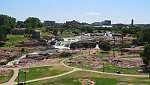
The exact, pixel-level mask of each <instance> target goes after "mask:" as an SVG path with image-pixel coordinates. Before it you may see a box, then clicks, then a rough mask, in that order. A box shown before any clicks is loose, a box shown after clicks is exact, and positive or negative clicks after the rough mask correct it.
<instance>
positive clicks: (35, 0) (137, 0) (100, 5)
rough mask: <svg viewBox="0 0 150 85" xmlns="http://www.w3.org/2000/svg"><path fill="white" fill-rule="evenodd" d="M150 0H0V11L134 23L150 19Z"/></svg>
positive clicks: (18, 16)
mask: <svg viewBox="0 0 150 85" xmlns="http://www.w3.org/2000/svg"><path fill="white" fill-rule="evenodd" d="M149 4H150V0H0V14H6V15H9V16H12V17H15V18H16V19H17V20H25V19H26V18H27V17H38V18H40V20H42V21H44V20H52V21H56V22H65V21H69V20H77V21H80V22H88V23H92V22H100V21H103V20H107V19H109V20H112V23H125V24H130V23H131V19H132V18H133V19H134V23H135V24H149V23H150V5H149Z"/></svg>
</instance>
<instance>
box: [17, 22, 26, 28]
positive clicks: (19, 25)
mask: <svg viewBox="0 0 150 85" xmlns="http://www.w3.org/2000/svg"><path fill="white" fill-rule="evenodd" d="M16 27H17V28H24V27H25V23H24V22H23V21H17V25H16Z"/></svg>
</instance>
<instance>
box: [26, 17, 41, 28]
mask: <svg viewBox="0 0 150 85" xmlns="http://www.w3.org/2000/svg"><path fill="white" fill-rule="evenodd" d="M24 23H25V25H26V27H27V28H39V27H42V23H41V21H40V19H39V18H36V17H29V18H27V19H26V20H25V22H24Z"/></svg>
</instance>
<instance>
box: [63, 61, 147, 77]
mask: <svg viewBox="0 0 150 85" xmlns="http://www.w3.org/2000/svg"><path fill="white" fill-rule="evenodd" d="M65 60H67V59H64V60H63V61H62V62H61V64H62V65H64V66H65V67H67V68H73V69H80V70H81V71H88V72H94V73H101V74H109V75H114V76H127V77H149V76H148V75H133V74H117V73H108V72H100V71H94V70H86V69H81V68H77V67H72V66H68V65H66V64H64V61H65Z"/></svg>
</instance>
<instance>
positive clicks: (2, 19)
mask: <svg viewBox="0 0 150 85" xmlns="http://www.w3.org/2000/svg"><path fill="white" fill-rule="evenodd" d="M0 26H3V27H2V28H7V29H6V30H7V32H10V30H11V28H15V26H16V19H15V18H13V17H10V16H7V15H0Z"/></svg>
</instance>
